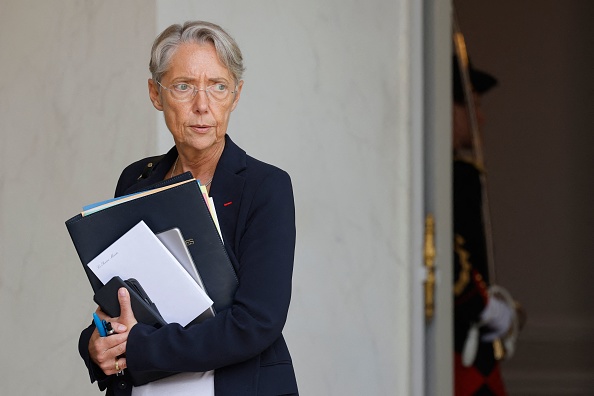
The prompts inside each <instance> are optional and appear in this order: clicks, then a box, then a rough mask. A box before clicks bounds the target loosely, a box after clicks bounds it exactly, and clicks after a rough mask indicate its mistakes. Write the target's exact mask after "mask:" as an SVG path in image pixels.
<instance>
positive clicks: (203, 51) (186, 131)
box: [149, 43, 243, 153]
mask: <svg viewBox="0 0 594 396" xmlns="http://www.w3.org/2000/svg"><path fill="white" fill-rule="evenodd" d="M160 82H161V84H162V85H163V86H164V87H170V86H171V85H172V84H177V83H187V84H192V85H194V86H195V87H196V88H198V89H200V91H198V92H197V93H196V96H195V97H194V98H193V99H191V100H189V101H187V102H179V101H176V100H175V99H174V98H173V97H172V96H171V92H170V91H168V90H167V89H164V88H161V89H159V88H160V87H159V85H158V84H157V82H156V81H153V80H152V79H150V80H149V96H150V98H151V101H152V102H153V105H154V106H155V108H156V109H157V110H161V111H163V114H164V117H165V123H166V124H167V128H168V129H169V131H170V132H171V134H172V135H173V139H174V140H175V144H176V146H177V148H178V150H180V151H186V152H187V151H188V150H197V151H199V152H202V153H204V152H207V151H209V150H212V149H214V150H216V149H217V148H218V149H220V148H221V147H222V146H223V145H224V141H225V139H224V138H225V133H226V132H227V125H228V124H229V116H230V115H231V112H232V111H233V110H234V109H235V107H236V106H237V102H238V101H239V96H240V93H241V88H242V86H243V81H240V83H239V85H238V86H237V88H235V81H234V80H233V77H232V76H231V73H229V70H227V68H226V67H225V65H224V64H223V63H222V62H221V61H220V60H219V58H218V56H217V53H216V50H215V48H214V45H213V44H211V43H207V44H195V43H185V44H182V45H181V46H180V47H179V48H178V49H177V51H176V52H175V53H174V54H173V56H172V58H171V63H170V65H169V69H168V70H167V72H165V74H164V75H163V77H162V81H160ZM216 83H224V84H226V85H227V86H228V87H229V89H230V90H231V91H237V92H236V93H230V94H229V96H228V97H227V98H226V99H225V100H224V101H221V102H219V101H216V100H213V99H212V98H210V97H209V94H207V93H206V91H204V89H205V88H206V87H208V86H211V85H213V84H216Z"/></svg>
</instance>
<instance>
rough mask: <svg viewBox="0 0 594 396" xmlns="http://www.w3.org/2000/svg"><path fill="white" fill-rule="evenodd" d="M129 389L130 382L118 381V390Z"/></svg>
mask: <svg viewBox="0 0 594 396" xmlns="http://www.w3.org/2000/svg"><path fill="white" fill-rule="evenodd" d="M127 387H128V382H126V381H123V380H122V381H118V389H126V388H127Z"/></svg>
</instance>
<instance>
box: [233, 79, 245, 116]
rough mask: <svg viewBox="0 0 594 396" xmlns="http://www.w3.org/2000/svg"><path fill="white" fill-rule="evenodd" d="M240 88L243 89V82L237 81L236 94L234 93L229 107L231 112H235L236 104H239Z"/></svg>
mask: <svg viewBox="0 0 594 396" xmlns="http://www.w3.org/2000/svg"><path fill="white" fill-rule="evenodd" d="M241 88H243V80H241V81H239V84H237V90H236V91H237V92H235V99H233V104H232V105H231V111H233V110H235V108H236V107H237V103H238V102H239V97H240V96H241Z"/></svg>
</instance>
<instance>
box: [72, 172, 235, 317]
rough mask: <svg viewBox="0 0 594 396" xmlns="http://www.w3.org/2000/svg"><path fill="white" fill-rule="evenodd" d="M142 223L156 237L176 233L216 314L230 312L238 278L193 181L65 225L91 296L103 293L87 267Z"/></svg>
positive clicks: (177, 179)
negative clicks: (186, 248)
mask: <svg viewBox="0 0 594 396" xmlns="http://www.w3.org/2000/svg"><path fill="white" fill-rule="evenodd" d="M189 179H191V174H190V173H189V172H187V173H185V174H182V175H180V176H177V177H175V178H172V179H169V180H166V181H163V182H160V183H158V184H155V185H153V186H151V187H150V188H149V190H150V189H153V188H157V187H163V186H165V185H171V184H174V183H177V182H180V181H183V180H189ZM141 220H144V222H145V223H146V224H147V225H148V227H149V228H150V229H151V230H152V231H153V232H154V233H159V232H162V231H166V230H169V229H171V228H175V227H177V228H179V229H180V231H181V233H182V235H183V236H184V238H185V239H186V243H187V245H188V250H189V251H190V254H191V255H192V258H193V260H194V264H195V265H196V268H197V270H198V273H199V274H200V276H201V278H202V281H203V283H204V288H205V291H206V293H207V294H208V295H209V297H210V298H211V299H212V300H213V302H214V304H213V308H214V310H215V313H216V312H220V311H222V310H224V309H226V308H229V307H230V306H231V304H232V301H233V297H234V295H235V291H236V289H237V286H238V280H237V276H236V274H235V270H234V268H233V264H232V263H231V260H229V256H228V255H227V251H226V250H225V247H224V245H223V243H222V241H221V238H220V236H219V232H218V230H217V228H216V226H215V224H214V221H213V219H212V217H211V215H210V212H209V210H208V207H207V205H206V202H205V201H204V198H203V196H202V192H201V191H200V187H199V185H198V183H197V182H195V181H191V182H187V183H184V184H181V185H178V186H174V187H171V188H169V189H166V190H162V191H159V192H155V193H152V194H148V195H144V196H142V197H140V198H136V199H132V200H130V201H127V202H123V203H119V204H117V205H115V206H112V207H109V208H107V209H103V210H101V211H99V212H96V213H93V214H90V215H87V216H82V214H78V215H76V216H74V217H73V218H71V219H69V220H67V221H66V228H67V229H68V232H69V234H70V237H71V239H72V242H73V243H74V246H75V248H76V251H77V253H78V256H79V258H80V260H81V262H82V264H83V268H84V270H85V272H86V275H87V277H88V279H89V282H90V283H91V287H92V288H93V291H94V292H97V291H98V290H99V289H100V288H101V287H103V283H101V281H100V280H99V279H98V278H97V277H96V276H95V274H93V272H92V271H91V270H90V269H89V268H88V266H87V264H88V263H89V262H90V261H91V260H92V259H94V258H95V257H96V256H97V255H99V254H100V253H101V252H102V251H103V250H105V249H106V248H107V247H109V246H110V245H111V244H112V243H113V242H115V241H116V240H117V239H118V238H120V237H121V236H122V235H124V234H125V233H126V232H127V231H128V230H130V229H131V228H132V227H134V226H135V225H136V224H138V222H140V221H141Z"/></svg>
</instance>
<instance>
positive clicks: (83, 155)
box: [0, 0, 156, 396]
mask: <svg viewBox="0 0 594 396" xmlns="http://www.w3.org/2000/svg"><path fill="white" fill-rule="evenodd" d="M154 19H155V5H154V4H152V5H151V3H150V2H146V1H144V0H137V1H125V2H121V1H118V0H100V1H99V0H96V1H75V0H60V1H51V2H50V1H42V0H2V1H1V2H0V65H1V66H0V67H1V70H2V72H1V73H0V134H1V135H0V136H1V143H0V164H1V166H0V319H1V320H0V350H1V351H2V352H1V353H2V359H0V394H2V395H31V396H33V395H34V396H38V395H84V394H99V392H98V391H97V388H96V386H95V385H91V384H90V383H89V381H88V376H87V374H86V369H85V368H84V364H83V363H82V360H81V359H80V357H79V356H78V351H77V343H78V334H79V333H80V330H81V329H82V327H83V326H85V325H86V324H88V323H90V321H91V313H92V312H93V311H94V309H95V305H94V304H93V302H92V298H91V297H92V291H91V288H90V286H89V284H88V282H87V280H86V277H85V275H84V272H83V270H82V268H81V264H80V261H79V260H78V256H77V255H76V252H75V251H74V248H73V246H72V242H71V241H70V237H69V236H68V233H67V231H66V227H65V226H64V221H65V220H66V219H68V218H69V217H71V216H73V215H74V214H76V212H77V211H79V208H80V207H81V205H83V204H87V203H90V202H93V201H96V200H98V199H101V198H108V197H110V196H111V195H113V191H114V188H115V182H116V180H117V177H118V176H119V172H120V171H121V170H122V168H123V167H124V165H125V164H127V163H129V162H130V161H131V160H132V159H135V158H138V157H141V156H143V155H146V154H149V153H152V152H154V147H155V141H156V139H155V131H156V127H155V125H154V118H153V112H152V111H151V105H150V102H149V101H148V99H147V97H146V78H147V76H148V71H147V69H148V59H149V56H148V54H149V51H150V45H151V42H150V39H151V38H152V37H153V36H154V35H155V34H156V30H155V24H154Z"/></svg>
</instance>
